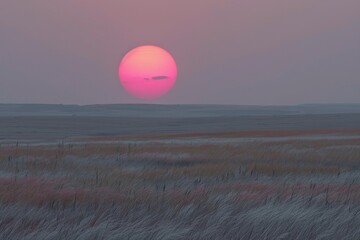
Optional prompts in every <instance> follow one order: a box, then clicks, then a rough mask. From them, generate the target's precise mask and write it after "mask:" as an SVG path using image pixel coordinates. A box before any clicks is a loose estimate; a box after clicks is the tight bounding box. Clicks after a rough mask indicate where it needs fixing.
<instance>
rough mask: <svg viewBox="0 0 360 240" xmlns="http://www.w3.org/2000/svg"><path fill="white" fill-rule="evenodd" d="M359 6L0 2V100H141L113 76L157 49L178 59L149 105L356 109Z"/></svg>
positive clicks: (161, 0) (332, 0)
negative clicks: (169, 86) (165, 87)
mask: <svg viewBox="0 0 360 240" xmlns="http://www.w3.org/2000/svg"><path fill="white" fill-rule="evenodd" d="M359 9H360V1H358V0H343V1H339V0H326V1H320V0H302V1H289V0H271V1H269V0H263V1H259V0H241V1H214V0H197V1H193V0H181V1H168V0H152V1H148V0H122V1H110V0H104V1H95V0H79V1H72V0H63V1H45V0H43V1H40V0H32V1H20V0H1V2H0V103H63V104H70V103H75V104H93V103H139V102H144V101H141V100H137V99H135V98H133V97H132V96H130V95H129V94H127V93H126V92H125V91H124V90H123V88H122V87H121V85H120V83H119V80H118V75H117V68H118V64H119V61H120V59H121V58H122V57H123V56H124V54H125V53H126V52H127V51H129V50H130V49H132V48H134V47H136V46H139V45H144V44H154V45H158V46H161V47H163V48H165V49H167V50H168V51H169V52H170V53H171V54H172V55H173V56H174V58H175V59H176V61H177V64H178V68H179V78H178V81H177V84H176V86H175V87H174V89H173V90H172V91H171V92H170V93H169V94H167V95H165V96H164V97H162V98H160V99H158V100H156V101H152V102H151V103H165V104H182V103H185V104H190V103H191V104H193V103H196V104H259V105H262V104H267V105H268V104H300V103H346V102H353V103H360V94H359V93H360V67H359V66H360V44H359V43H360V14H359Z"/></svg>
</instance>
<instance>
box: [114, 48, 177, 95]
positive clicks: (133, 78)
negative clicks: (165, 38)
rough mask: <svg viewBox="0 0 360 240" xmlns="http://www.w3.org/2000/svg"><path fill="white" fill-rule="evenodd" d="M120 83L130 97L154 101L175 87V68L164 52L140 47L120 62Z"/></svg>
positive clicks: (173, 62) (169, 56)
mask: <svg viewBox="0 0 360 240" xmlns="http://www.w3.org/2000/svg"><path fill="white" fill-rule="evenodd" d="M119 78H120V82H121V84H122V85H123V87H124V88H125V90H126V91H127V92H128V93H130V94H131V95H133V96H135V97H137V98H141V99H156V98H159V97H161V96H163V95H164V94H166V93H167V92H169V91H170V90H171V89H172V88H173V87H174V85H175V82H176V78H177V66H176V62H175V60H174V58H173V57H172V56H171V55H170V53H168V52H167V51H166V50H164V49H162V48H160V47H157V46H140V47H137V48H135V49H133V50H131V51H130V52H128V53H127V54H126V55H125V57H124V58H123V59H122V60H121V63H120V66H119Z"/></svg>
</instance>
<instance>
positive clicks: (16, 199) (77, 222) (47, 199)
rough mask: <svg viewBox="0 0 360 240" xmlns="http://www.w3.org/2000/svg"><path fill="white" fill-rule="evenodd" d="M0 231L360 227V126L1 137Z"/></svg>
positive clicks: (138, 232) (87, 233)
mask: <svg viewBox="0 0 360 240" xmlns="http://www.w3.org/2000/svg"><path fill="white" fill-rule="evenodd" d="M0 160H1V161H0V174H1V177H0V202H1V208H0V238H1V239H359V238H360V229H359V228H358V225H359V224H360V214H359V212H360V179H359V176H360V174H359V171H360V170H359V167H360V131H359V130H356V129H354V130H351V129H347V130H334V129H330V130H293V131H290V130H288V131H285V130H276V131H275V130H273V131H233V132H214V133H206V132H202V133H191V132H190V133H181V134H144V135H137V136H110V137H109V136H95V137H76V138H69V139H65V140H61V141H58V142H51V143H48V142H46V141H44V142H41V141H37V142H35V143H34V142H27V141H23V142H22V141H11V142H3V143H2V144H1V146H0Z"/></svg>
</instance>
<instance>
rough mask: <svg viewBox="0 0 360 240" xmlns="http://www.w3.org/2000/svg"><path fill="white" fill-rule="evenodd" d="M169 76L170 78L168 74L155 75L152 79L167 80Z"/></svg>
mask: <svg viewBox="0 0 360 240" xmlns="http://www.w3.org/2000/svg"><path fill="white" fill-rule="evenodd" d="M168 78H169V77H168V76H155V77H152V78H151V79H152V80H165V79H168Z"/></svg>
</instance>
